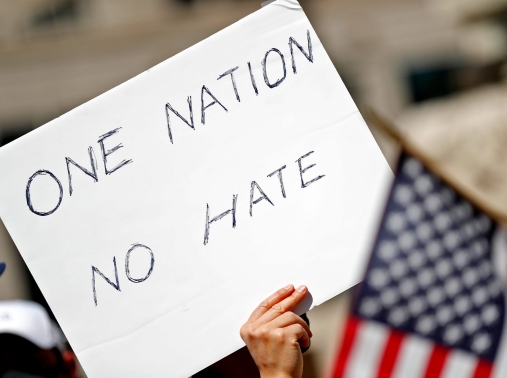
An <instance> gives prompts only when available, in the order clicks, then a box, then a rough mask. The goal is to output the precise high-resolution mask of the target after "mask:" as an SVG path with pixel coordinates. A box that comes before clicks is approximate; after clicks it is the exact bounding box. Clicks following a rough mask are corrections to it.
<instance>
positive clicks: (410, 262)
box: [333, 154, 507, 378]
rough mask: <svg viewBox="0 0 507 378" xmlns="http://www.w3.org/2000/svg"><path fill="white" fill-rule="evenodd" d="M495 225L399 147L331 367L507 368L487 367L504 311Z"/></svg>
mask: <svg viewBox="0 0 507 378" xmlns="http://www.w3.org/2000/svg"><path fill="white" fill-rule="evenodd" d="M499 230H500V228H499V227H498V226H497V224H496V223H495V222H494V221H493V220H492V219H491V218H490V217H488V216H487V215H486V214H484V213H483V212H482V211H480V210H479V209H478V208H477V207H475V206H474V205H472V204H471V203H470V202H469V201H467V200H466V199H465V198H463V197H462V196H460V195H459V194H458V193H456V192H455V191H454V190H453V189H452V188H451V187H449V186H448V185H446V184H445V183H444V182H442V181H441V179H439V177H437V176H436V175H435V174H433V173H432V172H431V171H430V170H428V169H427V168H426V167H425V166H424V165H423V164H421V162H420V161H419V160H417V159H416V158H414V157H411V156H409V155H407V154H402V156H401V158H400V162H399V164H398V168H397V175H396V180H395V182H394V184H393V188H392V190H391V194H390V196H389V200H388V203H387V208H386V211H385V214H384V217H383V220H382V223H381V226H380V231H379V235H378V237H377V240H376V243H375V246H374V250H373V253H372V257H371V260H370V263H369V266H368V268H367V271H366V275H365V279H364V282H363V283H362V284H361V285H360V286H359V287H358V292H356V295H357V297H356V298H355V300H354V304H353V308H352V312H351V314H350V315H349V317H348V320H347V325H346V328H345V331H344V337H343V341H342V344H341V347H340V350H339V354H338V357H337V360H336V364H335V369H334V375H333V376H334V377H335V378H342V377H343V378H370V377H372V378H374V377H382V378H388V377H395V378H439V377H445V378H451V377H452V378H468V377H470V378H488V377H493V376H497V377H500V376H502V377H507V373H505V372H503V373H502V375H498V374H499V373H498V372H495V368H496V364H495V361H497V362H498V360H499V359H502V356H501V355H500V353H499V350H501V348H500V346H501V345H503V344H502V342H501V341H502V331H503V328H504V317H505V299H504V294H505V290H504V284H503V280H502V279H501V278H499V275H498V274H497V265H498V264H496V265H495V263H494V262H493V261H494V258H495V256H496V255H495V254H496V253H497V252H498V250H499V249H500V246H502V240H501V239H502V234H501V233H499ZM503 354H506V355H505V356H503V360H506V359H507V350H506V351H503ZM499 355H500V357H499ZM496 370H498V369H496Z"/></svg>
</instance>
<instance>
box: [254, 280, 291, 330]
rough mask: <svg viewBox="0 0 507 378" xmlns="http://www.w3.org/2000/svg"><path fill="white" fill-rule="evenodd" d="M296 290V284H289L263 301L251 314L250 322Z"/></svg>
mask: <svg viewBox="0 0 507 378" xmlns="http://www.w3.org/2000/svg"><path fill="white" fill-rule="evenodd" d="M293 291H294V286H292V285H287V286H285V287H284V288H282V289H280V290H278V291H277V292H276V293H274V294H273V295H271V296H270V297H269V298H267V299H266V300H265V301H263V302H262V303H261V304H260V305H259V306H258V307H257V308H256V309H255V310H254V312H252V315H250V318H249V319H248V321H249V322H254V321H256V320H257V319H259V318H260V317H261V316H262V315H264V314H265V313H266V312H267V311H268V310H269V309H270V308H271V307H273V306H274V305H275V304H277V303H279V302H280V301H282V300H284V299H285V298H287V297H288V296H289V295H291V294H292V292H293Z"/></svg>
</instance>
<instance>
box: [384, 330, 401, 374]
mask: <svg viewBox="0 0 507 378" xmlns="http://www.w3.org/2000/svg"><path fill="white" fill-rule="evenodd" d="M404 337H405V335H404V334H403V333H402V332H399V331H396V330H394V329H391V331H390V333H389V338H388V339H387V342H386V346H385V348H384V353H383V354H382V358H381V360H380V366H379V369H378V374H377V378H389V377H391V374H392V372H393V370H394V364H395V363H396V359H397V358H398V352H399V351H400V347H401V344H402V342H403V339H404Z"/></svg>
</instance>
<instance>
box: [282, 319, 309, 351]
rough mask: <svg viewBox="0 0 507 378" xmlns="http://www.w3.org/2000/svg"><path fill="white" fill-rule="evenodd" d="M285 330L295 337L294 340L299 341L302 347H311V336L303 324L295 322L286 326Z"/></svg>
mask: <svg viewBox="0 0 507 378" xmlns="http://www.w3.org/2000/svg"><path fill="white" fill-rule="evenodd" d="M285 331H286V332H288V333H289V334H291V335H292V336H293V337H294V341H297V342H298V343H299V345H300V346H301V348H305V349H308V348H309V347H310V336H308V333H307V332H306V330H305V329H304V328H303V327H302V326H301V325H299V324H293V325H291V326H288V327H287V328H285Z"/></svg>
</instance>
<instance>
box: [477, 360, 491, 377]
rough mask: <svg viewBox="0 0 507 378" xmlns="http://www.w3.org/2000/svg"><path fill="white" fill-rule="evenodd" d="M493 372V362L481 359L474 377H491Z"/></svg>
mask: <svg viewBox="0 0 507 378" xmlns="http://www.w3.org/2000/svg"><path fill="white" fill-rule="evenodd" d="M492 372H493V364H492V363H491V362H489V361H485V360H482V359H479V360H478V361H477V365H476V366H475V372H474V375H473V376H472V378H489V377H490V376H491V373H492Z"/></svg>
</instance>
